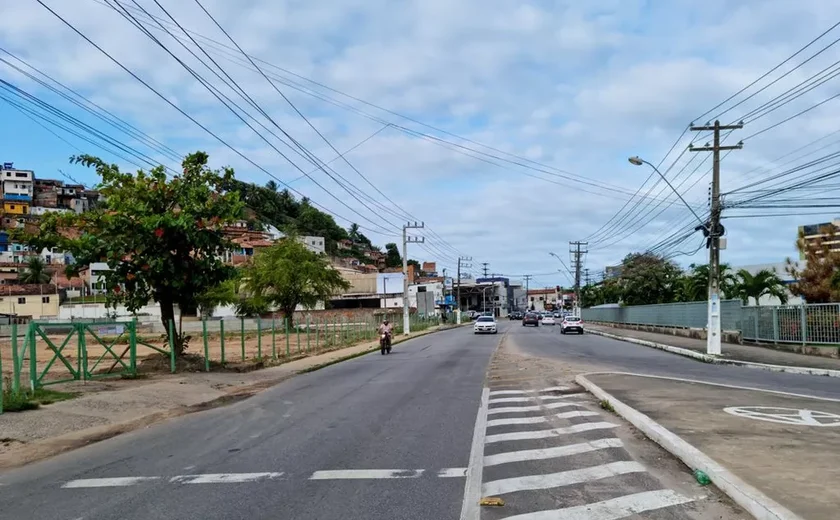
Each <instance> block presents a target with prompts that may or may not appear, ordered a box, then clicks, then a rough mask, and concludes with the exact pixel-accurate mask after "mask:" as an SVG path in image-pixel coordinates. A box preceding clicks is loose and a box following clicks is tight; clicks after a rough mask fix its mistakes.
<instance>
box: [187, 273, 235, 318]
mask: <svg viewBox="0 0 840 520" xmlns="http://www.w3.org/2000/svg"><path fill="white" fill-rule="evenodd" d="M240 283H241V279H240V276H239V273H237V274H236V275H234V276H233V277H232V278H230V279H229V280H225V281H224V282H222V283H220V284H219V285H216V286H214V287H211V288H210V289H207V290H206V291H204V292H203V293H201V294H199V295H198V296H197V297H196V303H197V304H198V310H199V313H201V316H203V317H205V318H209V317H210V316H212V315H213V312H214V311H215V310H216V308H217V307H219V306H222V305H234V304H237V303H239V301H240V298H239V294H238V293H239V284H240Z"/></svg>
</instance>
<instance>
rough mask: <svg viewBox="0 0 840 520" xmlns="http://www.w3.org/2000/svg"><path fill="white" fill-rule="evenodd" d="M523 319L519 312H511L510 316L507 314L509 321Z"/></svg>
mask: <svg viewBox="0 0 840 520" xmlns="http://www.w3.org/2000/svg"><path fill="white" fill-rule="evenodd" d="M523 317H524V316H523V315H522V313H521V312H519V311H513V312H511V313H510V314H508V318H509V319H511V320H521V319H522V318H523Z"/></svg>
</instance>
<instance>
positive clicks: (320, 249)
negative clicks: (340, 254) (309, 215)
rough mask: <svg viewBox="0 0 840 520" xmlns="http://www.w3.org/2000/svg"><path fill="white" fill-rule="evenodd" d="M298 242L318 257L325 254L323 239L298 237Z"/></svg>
mask: <svg viewBox="0 0 840 520" xmlns="http://www.w3.org/2000/svg"><path fill="white" fill-rule="evenodd" d="M298 240H299V241H300V242H301V243H302V244H303V245H305V246H306V249H309V250H310V251H312V252H313V253H318V254H319V255H323V254H326V253H327V248H326V245H325V242H324V237H310V236H301V237H298Z"/></svg>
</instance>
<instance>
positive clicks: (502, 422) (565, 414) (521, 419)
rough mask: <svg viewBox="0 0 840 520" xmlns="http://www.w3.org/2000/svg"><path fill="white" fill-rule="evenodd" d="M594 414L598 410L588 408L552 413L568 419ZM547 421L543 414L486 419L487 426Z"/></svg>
mask: <svg viewBox="0 0 840 520" xmlns="http://www.w3.org/2000/svg"><path fill="white" fill-rule="evenodd" d="M594 415H600V414H599V413H598V412H590V411H589V410H583V411H577V410H576V411H573V412H562V413H558V414H554V415H553V416H552V417H557V418H558V419H570V418H572V417H592V416H594ZM546 421H548V417H546V416H544V415H540V416H537V417H508V418H507V419H493V420H492V421H487V427H488V428H489V427H491V426H508V425H511V424H536V423H544V422H546Z"/></svg>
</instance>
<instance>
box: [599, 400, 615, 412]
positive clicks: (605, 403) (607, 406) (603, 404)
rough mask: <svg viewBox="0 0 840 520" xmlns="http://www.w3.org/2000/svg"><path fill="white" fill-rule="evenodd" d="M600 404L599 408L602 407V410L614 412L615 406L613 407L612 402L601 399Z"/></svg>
mask: <svg viewBox="0 0 840 520" xmlns="http://www.w3.org/2000/svg"><path fill="white" fill-rule="evenodd" d="M600 404H601V408H602V409H604V410H606V411H608V412H612V413H615V408H613V405H612V403H610V402H609V401H607V400H606V399H601V403H600Z"/></svg>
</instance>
